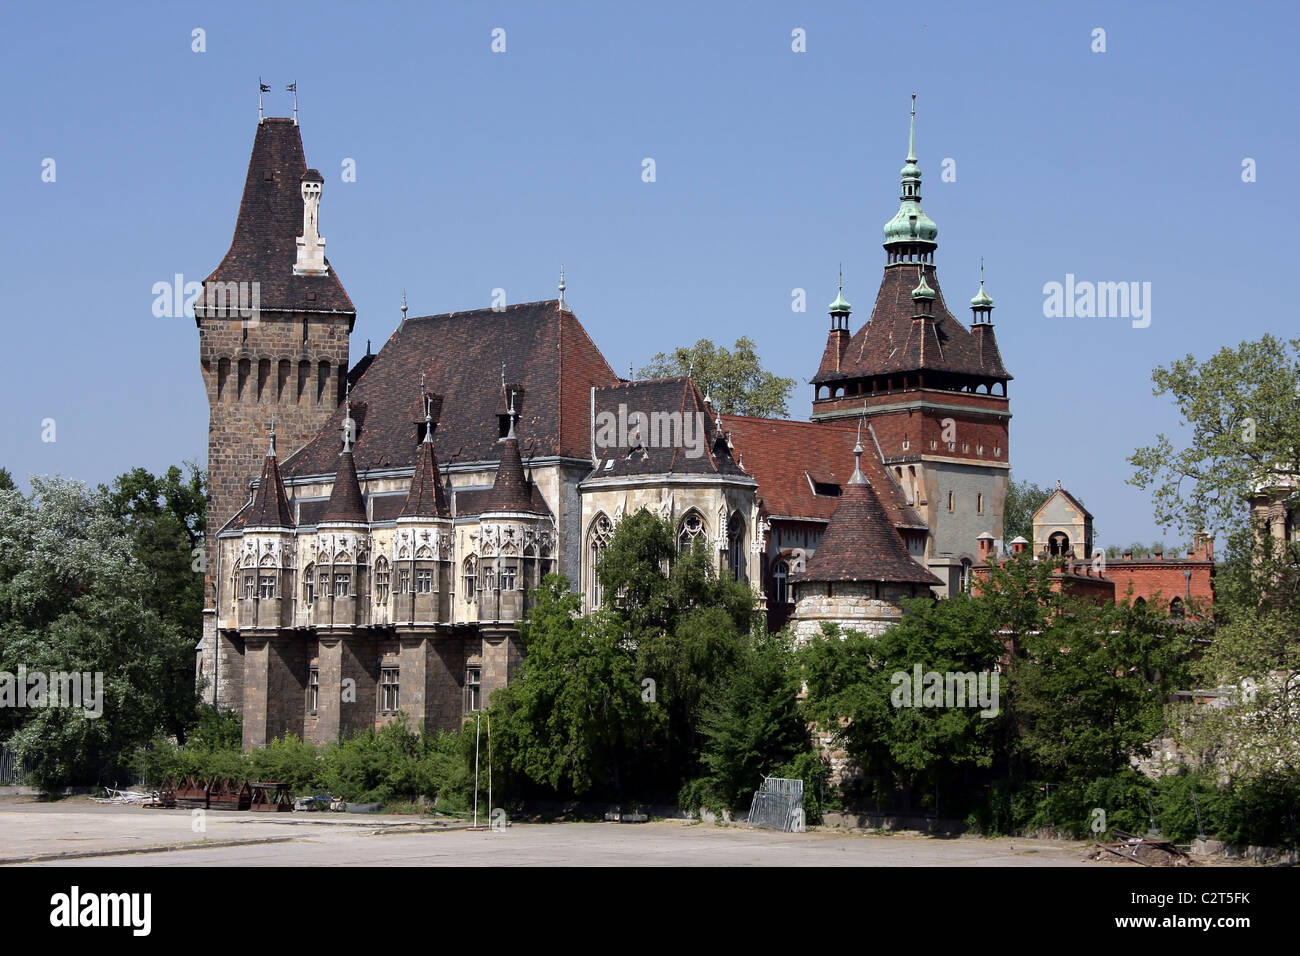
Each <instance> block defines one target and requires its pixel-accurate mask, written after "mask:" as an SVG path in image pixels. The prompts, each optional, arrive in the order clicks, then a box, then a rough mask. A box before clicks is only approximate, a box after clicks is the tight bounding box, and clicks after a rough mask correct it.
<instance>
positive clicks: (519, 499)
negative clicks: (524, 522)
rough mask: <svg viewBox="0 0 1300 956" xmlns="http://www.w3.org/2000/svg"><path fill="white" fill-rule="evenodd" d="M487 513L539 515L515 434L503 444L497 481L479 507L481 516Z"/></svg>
mask: <svg viewBox="0 0 1300 956" xmlns="http://www.w3.org/2000/svg"><path fill="white" fill-rule="evenodd" d="M485 512H513V513H515V514H536V513H537V510H536V508H535V507H534V504H533V486H532V485H531V484H530V483H529V481H528V479H527V478H525V477H524V463H523V459H521V458H520V457H519V439H518V438H515V437H514V435H513V433H512V434H511V436H510V437H509V438H506V439H504V440H503V441H502V442H501V464H499V465H498V466H497V476H496V479H495V480H494V481H493V482H492V490H491V491H489V492H488V494H487V497H486V498H484V499H483V503H482V505H480V507H479V513H480V514H482V513H485Z"/></svg>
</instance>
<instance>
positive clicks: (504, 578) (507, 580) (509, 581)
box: [501, 564, 515, 591]
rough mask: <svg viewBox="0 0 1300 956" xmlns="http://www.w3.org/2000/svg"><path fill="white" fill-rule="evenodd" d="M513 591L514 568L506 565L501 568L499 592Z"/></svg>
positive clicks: (511, 565)
mask: <svg viewBox="0 0 1300 956" xmlns="http://www.w3.org/2000/svg"><path fill="white" fill-rule="evenodd" d="M514 589H515V566H514V565H513V564H507V565H505V566H503V567H502V568H501V590H502V591H513V590H514Z"/></svg>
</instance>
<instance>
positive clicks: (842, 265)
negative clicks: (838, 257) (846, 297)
mask: <svg viewBox="0 0 1300 956" xmlns="http://www.w3.org/2000/svg"><path fill="white" fill-rule="evenodd" d="M837 288H838V289H839V290H840V291H841V292H843V291H844V263H842V262H841V263H840V281H839V285H838V286H837Z"/></svg>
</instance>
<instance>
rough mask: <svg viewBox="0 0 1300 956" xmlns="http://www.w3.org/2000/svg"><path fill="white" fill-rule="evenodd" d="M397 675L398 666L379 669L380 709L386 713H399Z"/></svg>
mask: <svg viewBox="0 0 1300 956" xmlns="http://www.w3.org/2000/svg"><path fill="white" fill-rule="evenodd" d="M397 677H398V671H397V668H396V667H382V668H380V670H379V709H380V710H381V711H382V712H383V713H385V714H395V713H397V688H398V683H397Z"/></svg>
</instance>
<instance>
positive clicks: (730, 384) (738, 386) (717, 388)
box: [638, 336, 795, 418]
mask: <svg viewBox="0 0 1300 956" xmlns="http://www.w3.org/2000/svg"><path fill="white" fill-rule="evenodd" d="M638 375H639V376H640V377H641V378H666V377H668V376H673V375H689V376H691V378H693V379H694V381H695V384H696V385H698V386H699V387H700V388H701V389H703V390H704V391H705V393H706V394H708V395H709V396H710V397H711V398H712V399H713V407H714V408H715V409H716V410H717V411H719V412H720V413H722V414H724V415H753V416H756V417H758V418H782V417H784V416H785V415H786V414H788V413H787V411H786V401H787V399H788V398H789V397H790V390H791V389H792V388H794V384H795V383H794V379H792V378H781V377H779V376H777V375H774V374H772V373H771V372H768V371H765V370H764V369H763V366H762V363H761V362H760V361H759V358H758V353H757V352H755V351H754V342H753V340H752V339H749V338H748V337H745V336H742V337H741V338H738V339H736V345H735V349H734V350H731V349H728V348H727V347H726V346H725V345H714V344H713V342H712V341H710V340H709V339H700V340H699V341H698V342H696V343H695V344H694V345H692V346H683V347H681V348H678V349H674V350H673V351H672V352H660V353H658V354H657V355H655V356H654V357H653V358H652V359H650V362H649V363H648V364H647V365H645V366H643V367H642V368H641V370H640V372H639V373H638Z"/></svg>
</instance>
